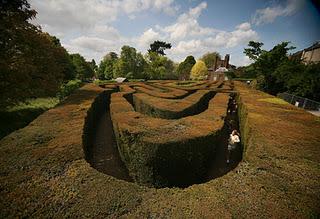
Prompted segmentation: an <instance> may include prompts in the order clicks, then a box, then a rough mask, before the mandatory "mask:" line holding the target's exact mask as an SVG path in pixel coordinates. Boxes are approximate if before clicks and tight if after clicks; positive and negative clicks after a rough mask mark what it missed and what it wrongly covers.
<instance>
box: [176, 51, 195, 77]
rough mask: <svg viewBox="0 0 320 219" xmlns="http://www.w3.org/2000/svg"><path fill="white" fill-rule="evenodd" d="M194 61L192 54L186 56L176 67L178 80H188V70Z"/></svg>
mask: <svg viewBox="0 0 320 219" xmlns="http://www.w3.org/2000/svg"><path fill="white" fill-rule="evenodd" d="M195 63H196V60H195V59H194V57H193V56H187V57H186V59H185V60H184V61H183V62H181V63H180V64H179V66H178V68H177V73H178V77H179V79H180V80H188V79H189V77H190V71H191V69H192V66H193V65H194V64H195Z"/></svg>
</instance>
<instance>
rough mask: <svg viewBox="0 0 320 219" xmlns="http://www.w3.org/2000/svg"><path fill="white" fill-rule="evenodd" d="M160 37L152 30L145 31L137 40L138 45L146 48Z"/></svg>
mask: <svg viewBox="0 0 320 219" xmlns="http://www.w3.org/2000/svg"><path fill="white" fill-rule="evenodd" d="M159 37H160V34H159V33H158V32H155V31H154V30H153V29H152V28H150V29H148V30H146V31H145V32H144V33H143V34H142V35H141V36H140V37H139V38H138V39H137V41H138V44H139V46H140V47H146V46H148V45H149V44H150V43H152V42H153V41H155V40H158V39H159Z"/></svg>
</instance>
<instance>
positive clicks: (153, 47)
mask: <svg viewBox="0 0 320 219" xmlns="http://www.w3.org/2000/svg"><path fill="white" fill-rule="evenodd" d="M165 49H171V44H170V43H166V42H164V41H158V40H157V41H154V42H153V43H152V44H150V49H149V50H148V52H149V53H151V52H155V53H157V54H159V55H163V56H164V55H166V54H165V53H164V50H165Z"/></svg>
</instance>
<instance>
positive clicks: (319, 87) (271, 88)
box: [237, 41, 320, 101]
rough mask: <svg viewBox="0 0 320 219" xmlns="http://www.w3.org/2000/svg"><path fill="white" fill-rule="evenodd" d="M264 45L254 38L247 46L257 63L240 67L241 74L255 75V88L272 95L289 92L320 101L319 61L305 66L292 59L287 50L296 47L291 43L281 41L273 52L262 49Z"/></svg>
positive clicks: (247, 51) (249, 54)
mask: <svg viewBox="0 0 320 219" xmlns="http://www.w3.org/2000/svg"><path fill="white" fill-rule="evenodd" d="M262 45H263V43H258V42H253V41H251V42H250V43H249V46H250V47H252V48H250V49H245V53H246V55H247V56H248V57H249V58H251V59H253V60H255V62H254V63H253V64H251V65H250V66H248V67H244V68H243V69H241V70H242V72H241V73H240V74H241V75H242V76H244V77H252V76H256V81H257V85H256V87H257V88H258V89H261V90H263V91H266V92H269V93H271V94H273V95H275V94H277V93H279V92H288V93H291V94H295V95H298V96H302V97H307V98H310V99H313V100H316V101H320V83H319V81H320V64H319V63H318V64H309V65H304V64H303V63H301V62H300V61H299V60H292V59H289V58H288V51H289V50H291V49H294V47H290V46H289V42H282V43H280V44H278V45H276V46H275V47H274V48H273V49H271V50H270V51H264V50H262V49H261V48H260V47H261V46H262ZM237 74H239V71H238V72H237Z"/></svg>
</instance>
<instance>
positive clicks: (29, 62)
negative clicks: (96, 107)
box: [0, 0, 95, 108]
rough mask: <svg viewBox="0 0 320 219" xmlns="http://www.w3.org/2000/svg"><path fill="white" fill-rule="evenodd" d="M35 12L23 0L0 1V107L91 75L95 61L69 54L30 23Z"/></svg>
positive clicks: (48, 91)
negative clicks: (87, 60)
mask: <svg viewBox="0 0 320 219" xmlns="http://www.w3.org/2000/svg"><path fill="white" fill-rule="evenodd" d="M36 14H37V12H36V11H35V10H33V9H31V8H30V4H29V3H28V1H27V0H10V1H1V3H0V92H1V97H0V107H1V108H4V107H7V106H10V105H14V104H16V103H18V102H20V101H24V100H26V99H28V98H35V97H46V96H54V95H55V94H56V93H57V92H58V90H59V88H60V86H61V85H62V84H63V83H64V82H66V81H68V80H72V79H82V80H83V79H84V78H89V77H92V76H93V73H94V69H93V65H95V63H92V62H86V61H85V59H84V58H83V57H82V56H81V55H80V54H69V53H68V52H67V50H66V49H65V48H64V47H63V46H61V43H60V41H59V39H58V38H56V37H54V36H51V35H49V34H48V33H45V32H43V31H42V30H41V28H40V27H39V26H36V25H34V24H32V23H30V20H32V19H34V18H35V17H36Z"/></svg>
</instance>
